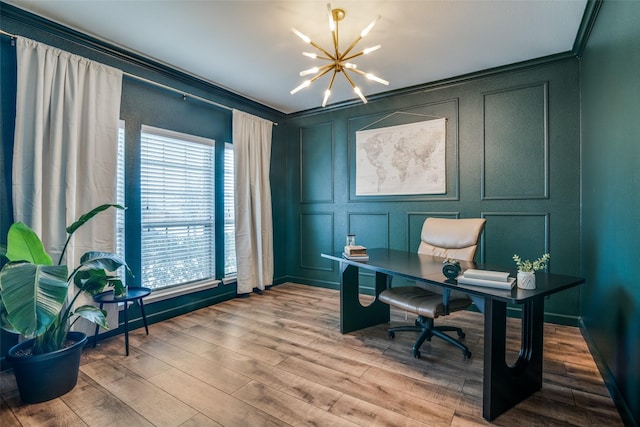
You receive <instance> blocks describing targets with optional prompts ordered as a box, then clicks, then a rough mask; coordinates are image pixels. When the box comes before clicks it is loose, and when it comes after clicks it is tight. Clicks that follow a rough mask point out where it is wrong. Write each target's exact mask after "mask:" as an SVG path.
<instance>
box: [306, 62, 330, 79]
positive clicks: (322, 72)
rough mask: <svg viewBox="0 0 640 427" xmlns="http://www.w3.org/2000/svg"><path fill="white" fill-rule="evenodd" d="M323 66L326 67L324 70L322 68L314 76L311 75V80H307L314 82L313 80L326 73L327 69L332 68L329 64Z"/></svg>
mask: <svg viewBox="0 0 640 427" xmlns="http://www.w3.org/2000/svg"><path fill="white" fill-rule="evenodd" d="M325 67H326V70H324V71H320V72H319V73H318V74H316V75H315V76H313V77H312V78H311V80H309V82H310V83H313V82H315V81H316V80H318V79H319V78H320V77H322V76H324V75H325V74H327V73H328V72H329V71H331V70H332V69H333V68H332V66H331V65H327V66H325ZM323 68H324V67H323Z"/></svg>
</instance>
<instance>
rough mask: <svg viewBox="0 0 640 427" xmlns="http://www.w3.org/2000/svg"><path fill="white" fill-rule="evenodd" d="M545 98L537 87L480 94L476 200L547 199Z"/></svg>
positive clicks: (546, 90) (544, 89)
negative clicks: (478, 193) (480, 142)
mask: <svg viewBox="0 0 640 427" xmlns="http://www.w3.org/2000/svg"><path fill="white" fill-rule="evenodd" d="M548 93H549V83H548V82H539V83H534V84H530V85H522V86H515V87H511V88H506V89H501V90H497V91H491V92H485V93H483V94H482V95H483V157H482V166H481V168H482V173H481V199H482V200H514V199H516V200H517V199H520V200H522V199H548V198H549V120H548V118H549V117H548V111H549V95H548ZM505 124H508V125H507V126H505Z"/></svg>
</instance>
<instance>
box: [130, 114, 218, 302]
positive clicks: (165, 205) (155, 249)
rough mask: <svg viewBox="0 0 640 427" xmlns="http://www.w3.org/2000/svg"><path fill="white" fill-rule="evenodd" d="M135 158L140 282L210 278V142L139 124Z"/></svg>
mask: <svg viewBox="0 0 640 427" xmlns="http://www.w3.org/2000/svg"><path fill="white" fill-rule="evenodd" d="M140 156H141V159H140V161H141V164H140V196H141V211H142V212H141V225H142V226H141V228H142V230H141V258H142V259H141V261H142V268H141V270H142V272H141V275H142V277H141V282H142V285H143V286H145V287H149V288H151V289H160V288H166V287H171V286H176V285H181V284H186V283H194V282H203V281H210V280H213V279H215V244H214V242H215V227H214V193H215V191H214V158H215V144H214V141H213V140H211V139H206V138H201V137H196V136H192V135H186V134H181V133H177V132H172V131H168V130H163V129H158V128H153V127H150V126H144V125H143V126H142V134H141V148H140Z"/></svg>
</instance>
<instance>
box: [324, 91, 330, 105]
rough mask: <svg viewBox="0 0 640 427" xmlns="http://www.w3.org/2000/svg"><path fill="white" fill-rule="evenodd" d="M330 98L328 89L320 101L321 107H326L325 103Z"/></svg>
mask: <svg viewBox="0 0 640 427" xmlns="http://www.w3.org/2000/svg"><path fill="white" fill-rule="evenodd" d="M330 96H331V91H330V90H329V89H327V90H325V91H324V99H323V100H322V106H323V107H325V106H326V105H327V101H328V100H329V97H330Z"/></svg>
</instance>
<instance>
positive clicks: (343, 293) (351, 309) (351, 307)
mask: <svg viewBox="0 0 640 427" xmlns="http://www.w3.org/2000/svg"><path fill="white" fill-rule="evenodd" d="M390 282H391V276H389V275H387V274H384V273H379V272H376V297H375V299H374V300H373V301H372V302H371V304H370V305H368V306H366V307H363V306H362V304H360V297H359V293H360V289H359V278H358V267H356V266H353V265H349V264H347V263H340V332H342V333H343V334H346V333H348V332H352V331H356V330H358V329H363V328H367V327H369V326H373V325H378V324H380V323H385V322H388V321H389V318H390V313H391V309H390V308H389V306H388V305H387V304H384V303H382V302H380V301H379V300H378V295H380V292H382V291H383V290H385V289H387V286H388V285H389V284H390Z"/></svg>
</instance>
